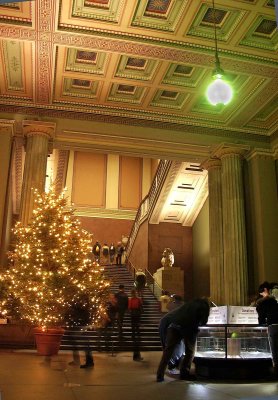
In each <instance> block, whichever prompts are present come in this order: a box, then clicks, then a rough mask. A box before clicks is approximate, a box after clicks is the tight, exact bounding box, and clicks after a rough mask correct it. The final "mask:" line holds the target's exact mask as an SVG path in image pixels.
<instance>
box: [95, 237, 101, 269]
mask: <svg viewBox="0 0 278 400" xmlns="http://www.w3.org/2000/svg"><path fill="white" fill-rule="evenodd" d="M100 250H101V245H100V243H99V241H98V240H97V241H96V243H95V244H94V246H93V255H94V258H95V262H96V263H98V264H99V263H100Z"/></svg>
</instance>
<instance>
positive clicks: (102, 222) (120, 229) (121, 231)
mask: <svg viewBox="0 0 278 400" xmlns="http://www.w3.org/2000/svg"><path fill="white" fill-rule="evenodd" d="M78 219H79V220H80V221H81V225H82V228H83V229H86V230H87V231H88V232H90V233H92V234H93V235H94V236H93V243H94V242H95V241H96V240H98V241H99V242H100V243H101V244H103V243H107V244H108V245H109V244H110V243H112V242H113V243H117V242H118V241H119V240H121V239H122V235H123V236H129V233H130V230H131V227H132V225H133V221H129V220H125V219H110V218H90V217H78Z"/></svg>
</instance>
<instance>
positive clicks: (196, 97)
mask: <svg viewBox="0 0 278 400" xmlns="http://www.w3.org/2000/svg"><path fill="white" fill-rule="evenodd" d="M215 8H216V14H215V17H216V24H217V38H218V53H219V58H220V63H221V67H222V68H223V69H224V71H225V72H226V77H227V79H228V80H229V81H230V82H231V83H232V84H233V87H234V98H233V101H232V102H231V103H230V104H229V105H227V106H226V107H213V106H211V105H209V104H208V102H207V100H206V97H205V92H206V88H207V85H208V83H209V82H210V80H211V74H212V71H213V69H214V66H215V42H214V26H213V22H214V19H213V18H214V17H213V10H212V3H211V1H204V0H140V1H139V0H67V1H66V0H36V1H30V2H22V3H7V4H5V5H3V4H2V5H1V6H0V35H1V37H0V62H1V65H0V94H1V96H0V109H1V110H4V111H5V112H11V113H13V114H15V113H20V112H22V113H23V114H24V115H26V114H28V113H29V111H30V112H32V113H33V114H34V115H36V111H37V112H38V114H39V115H40V116H43V115H46V116H48V117H51V118H55V117H56V116H57V118H58V117H63V118H67V117H68V118H75V119H79V118H80V119H84V120H94V119H98V118H100V117H102V118H103V119H105V121H108V120H109V118H111V121H112V122H113V121H114V120H115V119H116V118H117V123H123V124H128V123H129V121H132V123H134V124H137V125H140V126H143V127H144V126H145V125H151V126H155V127H160V128H163V129H167V127H168V126H169V129H177V130H187V129H188V126H190V127H194V128H196V129H199V128H200V132H203V131H204V130H205V129H208V130H210V129H211V128H215V129H218V130H219V132H220V133H221V132H225V135H231V136H236V135H237V136H238V137H240V136H241V134H242V133H244V134H246V135H249V134H255V135H257V136H258V137H265V136H271V135H273V134H274V133H275V132H276V131H277V127H278V121H277V120H278V117H277V115H278V105H277V98H276V93H277V92H278V81H277V75H278V72H277V70H278V69H277V66H278V56H277V47H278V36H277V35H278V33H277V26H276V19H275V9H274V1H273V0H253V1H251V0H237V1H236V0H216V1H215ZM113 118H114V119H113ZM152 124H153V125H152Z"/></svg>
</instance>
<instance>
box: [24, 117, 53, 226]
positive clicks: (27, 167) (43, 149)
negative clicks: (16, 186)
mask: <svg viewBox="0 0 278 400" xmlns="http://www.w3.org/2000/svg"><path fill="white" fill-rule="evenodd" d="M23 133H24V136H25V137H26V156H25V164H24V174H23V183H22V194H21V203H20V214H19V220H20V221H21V222H22V223H23V225H27V224H28V222H29V221H30V219H31V216H32V211H33V205H34V189H38V190H39V191H41V192H42V191H44V185H45V175H46V166H47V156H48V153H49V141H50V139H51V138H53V137H54V133H55V124H54V123H50V122H42V121H23Z"/></svg>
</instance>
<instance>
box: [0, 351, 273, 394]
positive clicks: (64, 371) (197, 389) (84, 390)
mask: <svg viewBox="0 0 278 400" xmlns="http://www.w3.org/2000/svg"><path fill="white" fill-rule="evenodd" d="M142 356H143V357H144V360H143V361H141V362H134V361H133V360H132V354H131V353H119V354H116V355H113V356H112V355H111V354H106V353H96V354H95V355H94V358H95V366H94V368H92V369H80V368H79V365H69V363H70V362H71V361H72V360H73V355H72V354H71V352H63V351H61V352H60V353H59V354H58V355H57V356H54V357H43V356H38V355H37V354H36V353H35V351H30V350H29V351H23V350H21V351H20V350H17V351H15V350H14V351H8V350H1V351H0V360H1V364H0V393H1V396H0V399H1V400H93V399H95V400H118V399H120V400H127V399H128V400H130V399H131V400H164V399H165V400H166V399H167V400H171V399H173V400H179V399H183V400H204V399H205V400H233V399H237V400H238V399H240V400H251V399H252V400H278V382H275V381H263V380H261V381H255V382H250V381H249V382H240V381H238V382H235V381H231V382H227V381H226V382H223V381H212V380H210V381H208V380H201V379H198V380H197V381H195V382H187V381H179V380H177V379H174V378H172V377H170V376H166V377H165V381H164V382H162V383H157V382H156V381H155V372H156V368H157V365H158V362H159V359H160V356H161V353H160V352H146V353H143V354H142ZM75 359H76V361H77V362H78V357H77V358H76V357H75ZM82 362H83V354H81V363H82Z"/></svg>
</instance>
